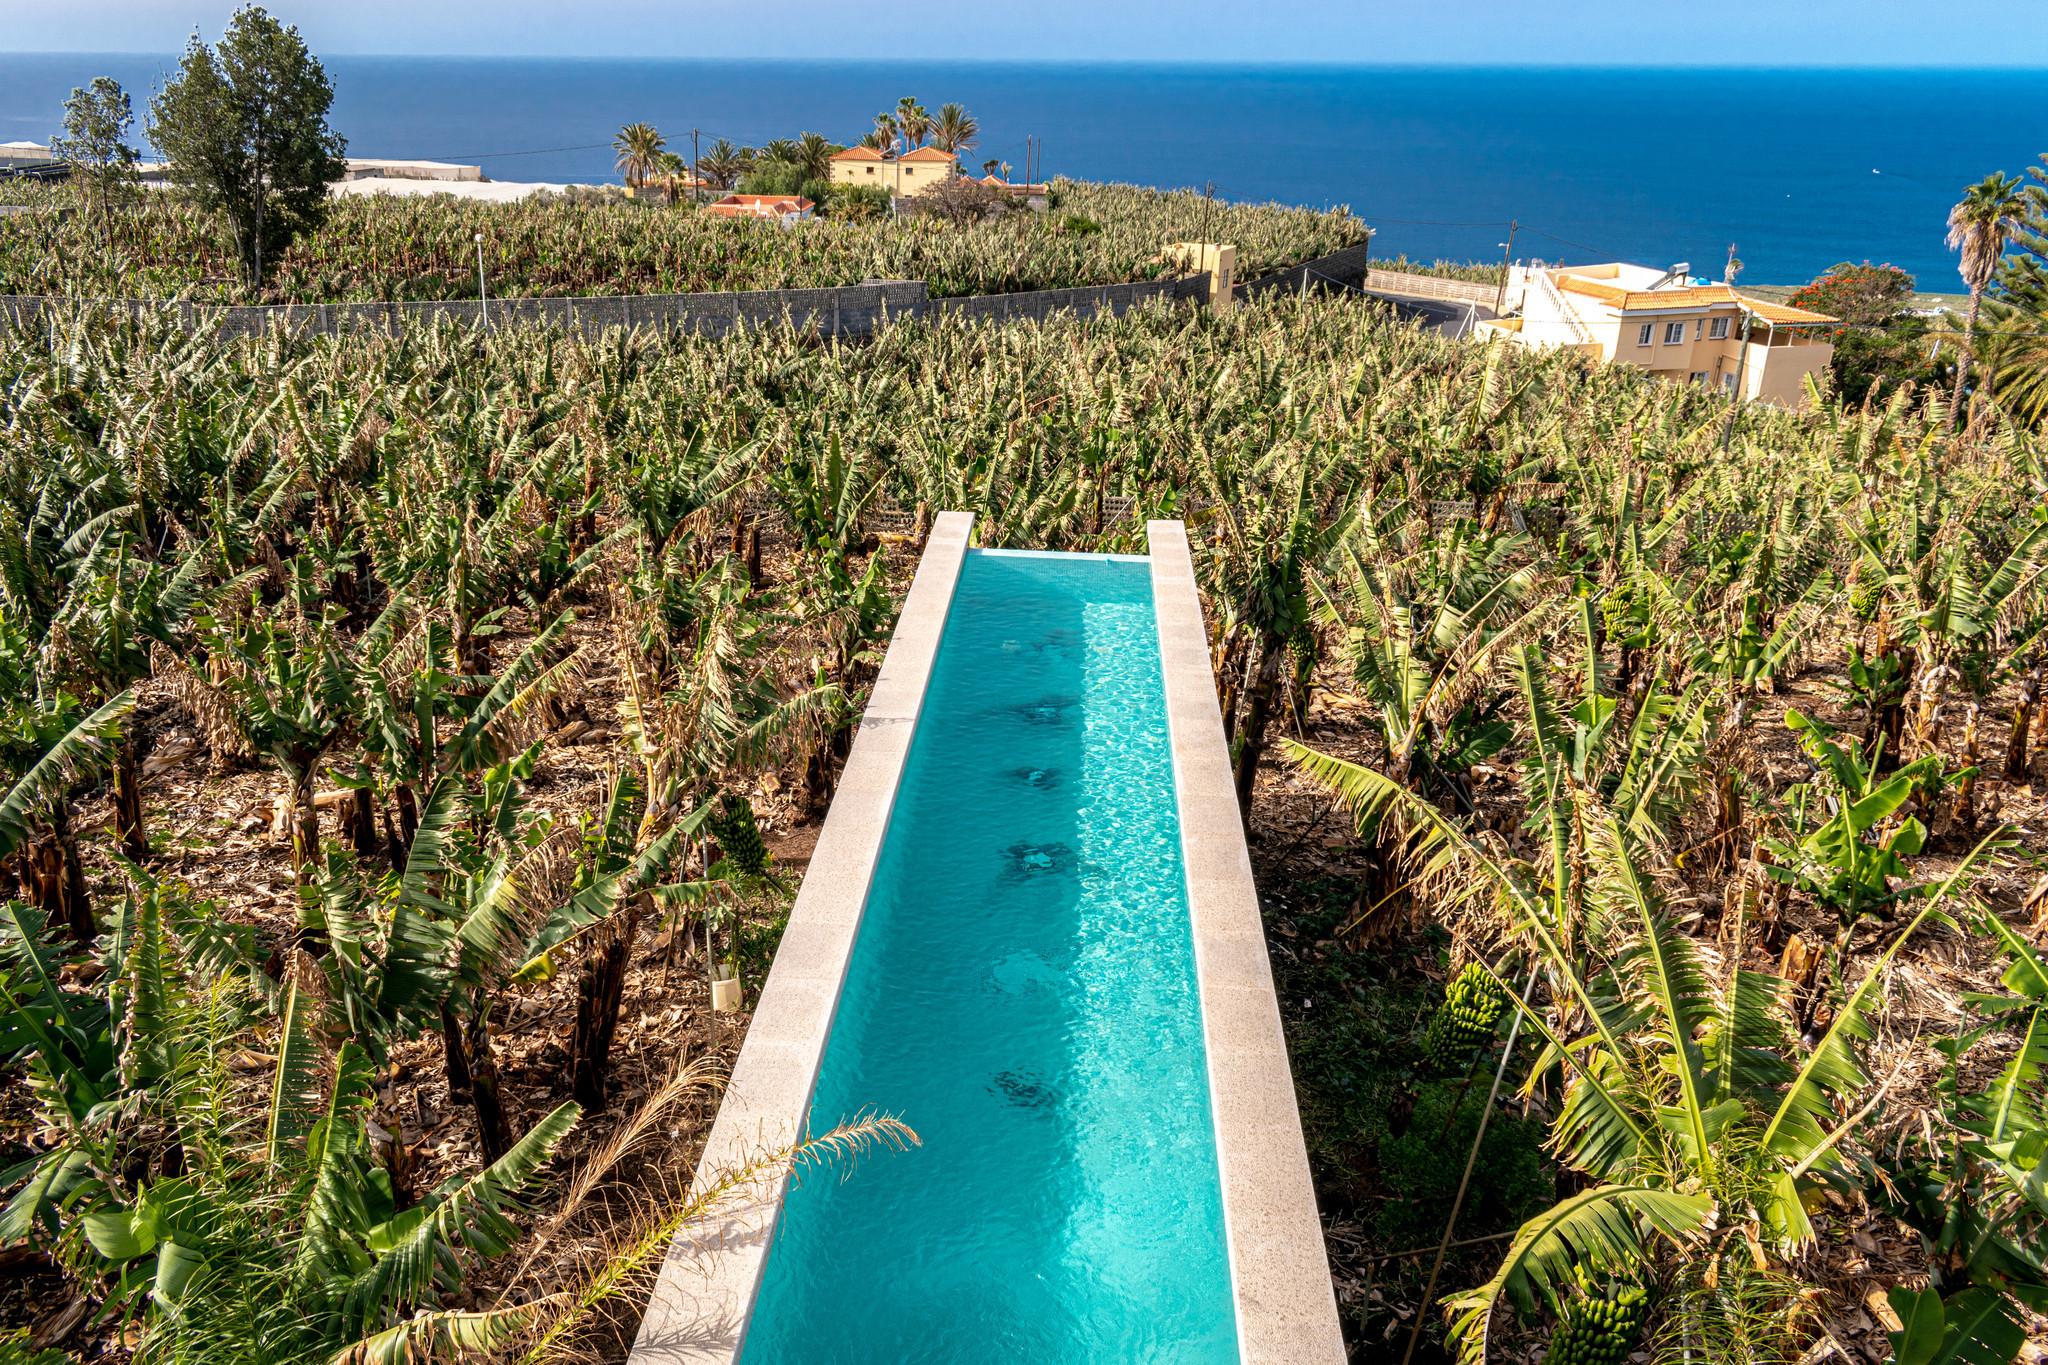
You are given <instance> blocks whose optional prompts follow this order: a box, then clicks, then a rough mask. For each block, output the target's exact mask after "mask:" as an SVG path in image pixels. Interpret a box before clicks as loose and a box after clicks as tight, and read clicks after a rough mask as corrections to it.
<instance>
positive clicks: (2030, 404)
mask: <svg viewBox="0 0 2048 1365" xmlns="http://www.w3.org/2000/svg"><path fill="white" fill-rule="evenodd" d="M1991 338H1992V343H1993V344H1995V345H1997V347H1998V354H1997V357H1996V360H1997V365H1998V383H1999V387H2000V391H2001V393H2002V395H2003V396H2004V397H2005V399H2006V400H2007V402H2008V404H2009V406H2010V407H2011V409H2012V411H2013V413H2014V415H2015V416H2017V417H2019V418H2020V419H2021V420H2023V421H2027V422H2034V423H2038V422H2040V421H2041V419H2042V418H2044V417H2048V311H2044V310H2041V309H2036V308H2021V309H2018V310H2016V311H2014V312H2013V313H2012V314H2011V315H2010V316H2009V317H2006V318H2004V319H2002V320H2001V321H2000V322H1999V323H1998V325H1997V329H1996V331H1995V332H1993V333H1992V334H1991Z"/></svg>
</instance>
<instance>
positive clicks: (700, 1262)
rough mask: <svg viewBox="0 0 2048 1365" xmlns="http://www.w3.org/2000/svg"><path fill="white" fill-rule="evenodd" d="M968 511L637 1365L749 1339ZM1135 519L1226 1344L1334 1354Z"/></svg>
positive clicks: (941, 563)
mask: <svg viewBox="0 0 2048 1365" xmlns="http://www.w3.org/2000/svg"><path fill="white" fill-rule="evenodd" d="M972 527H973V518H972V517H971V516H970V515H968V514H967V513H964V512H945V513H941V514H940V515H939V516H938V517H937V518H936V519H935V520H934V523H933V526H932V531H931V535H930V537H929V539H928V540H927V542H926V548H925V552H924V556H923V558H922V559H921V560H920V562H919V564H918V569H917V576H916V578H915V580H914V581H913V583H912V585H911V589H910V594H909V596H908V597H907V598H906V599H905V600H904V605H903V611H902V613H901V615H900V616H899V617H898V619H897V624H896V631H895V634H894V636H893V637H892V638H891V640H890V644H889V649H888V652H887V654H886V655H885V658H884V662H883V665H882V670H881V673H880V675H879V676H878V677H877V678H876V681H875V689H874V693H873V696H872V698H871V699H870V701H869V703H868V706H867V710H866V712H865V713H864V714H863V716H862V718H861V722H860V728H859V730H858V732H857V734H856V736H855V739H854V743H853V749H852V752H851V753H850V754H849V756H848V758H847V761H846V767H845V770H844V772H843V774H842V775H841V778H840V783H839V789H838V790H837V792H835V793H834V796H833V801H832V805H831V808H830V810H829V811H828V812H827V815H826V818H825V826H824V828H823V830H822V831H820V833H819V837H818V846H817V849H816V851H815V852H814V853H813V854H812V858H811V864H810V869H809V872H808V874H807V875H806V876H805V878H804V882H803V886H802V888H801V889H800V890H799V892H798V894H797V900H796V905H795V906H794V908H793V909H792V910H791V913H790V919H789V927H788V929H787V930H785V932H784V934H783V938H782V944H781V947H780V948H779V949H778V951H777V953H776V955H775V962H774V965H773V967H772V969H771V970H770V972H769V975H768V980H767V982H766V983H765V985H764V986H763V988H762V992H761V996H760V999H759V1001H758V1003H757V1005H756V1007H755V1011H754V1016H753V1020H752V1022H751V1024H750V1025H749V1027H748V1030H747V1039H746V1044H745V1046H744V1047H743V1048H742V1049H741V1052H740V1056H739V1059H738V1061H737V1062H736V1063H735V1065H734V1067H733V1074H732V1078H731V1081H730V1083H729V1084H728V1085H727V1088H726V1093H725V1096H724V1100H723V1102H722V1103H721V1104H720V1106H719V1111H718V1117H717V1120H716V1121H715V1122H714V1124H713V1126H712V1130H711V1135H710V1138H709V1139H708V1140H707V1142H706V1144H705V1148H704V1153H703V1156H702V1157H701V1159H700V1160H699V1162H698V1166H697V1172H696V1180H695V1183H694V1184H693V1185H692V1187H691V1193H692V1197H693V1200H700V1201H704V1202H705V1203H706V1204H707V1205H708V1207H707V1209H706V1210H705V1212H704V1215H703V1216H702V1217H700V1218H698V1219H696V1220H695V1221H692V1222H690V1223H689V1224H687V1225H686V1226H685V1227H684V1228H683V1230H682V1231H681V1232H680V1233H679V1234H678V1235H677V1237H676V1239H675V1241H674V1243H673V1244H672V1245H671V1246H670V1247H669V1250H668V1255H667V1258H666V1260H664V1262H663V1263H662V1268H661V1273H660V1276H659V1278H658V1280H657V1282H656V1284H655V1288H654V1291H653V1295H652V1298H651V1299H650V1301H649V1303H648V1307H647V1312H646V1315H645V1316H644V1317H643V1318H642V1320H641V1324H640V1331H639V1334H638V1337H637V1338H636V1340H635V1341H634V1345H633V1351H632V1355H631V1358H630V1365H713V1363H714V1362H715V1363H716V1365H733V1363H734V1362H736V1361H737V1360H738V1358H739V1356H740V1352H741V1351H742V1349H743V1348H744V1345H745V1338H746V1331H747V1326H748V1321H749V1318H750V1316H751V1314H752V1312H753V1308H754V1303H755V1300H756V1297H757V1295H758V1293H759V1290H760V1285H761V1277H762V1271H763V1269H764V1268H765V1266H766V1263H767V1258H768V1252H769V1248H770V1246H771V1244H772V1243H773V1241H774V1236H775V1226H776V1220H777V1217H778V1215H779V1213H780V1209H781V1203H782V1198H783V1195H784V1194H785V1192H786V1190H787V1187H788V1183H789V1172H788V1168H787V1164H786V1163H785V1162H781V1161H777V1160H774V1159H773V1158H774V1155H775V1154H776V1153H778V1152H781V1151H783V1150H785V1149H787V1148H788V1147H790V1146H791V1145H793V1144H794V1143H795V1142H797V1141H798V1140H799V1139H800V1138H801V1136H802V1135H803V1132H804V1126H805V1122H806V1119H807V1113H808V1110H809V1107H810V1101H811V1096H812V1093H813V1091H814V1088H815V1086H816V1082H817V1078H818V1072H819V1068H820V1066H821V1064H822V1062H823V1060H824V1054H825V1046H826V1042H827V1040H828V1039H829V1037H830V1034H831V1030H832V1020H833V1016H834V1014H835V1013H836V1010H837V1006H838V1002H839V996H840V992H841V989H842V987H843V985H844V983H845V980H846V973H847V969H848V966H849V965H850V963H851V961H852V956H853V949H854V944H855V940H856V939H857V937H858V935H859V931H860V922H861V916H862V913H863V911H864V909H865V907H866V903H867V897H868V891H869V887H870V885H871V883H872V880H873V877H874V871H875V866H876V863H877V861H878V860H879V858H880V855H881V849H882V843H883V840H884V838H885V836H886V835H887V833H888V825H889V817H890V813H891V811H892V809H893V808H894V805H895V800H896V794H897V789H898V786H899V783H900V781H901V778H902V774H903V768H904V764H905V761H906V760H907V758H908V756H909V752H910V744H911V739H912V736H913V734H914V732H915V730H916V728H917V720H918V716H919V714H920V712H921V710H922V708H923V704H924V698H925V695H926V691H927V687H928V684H929V682H930V679H931V673H932V667H933V664H934V662H935V661H936V659H937V655H938V647H939V640H940V637H941V636H942V634H943V633H944V630H945V625H946V618H947V615H948V613H949V612H950V610H951V607H952V601H953V596H954V590H955V589H956V588H957V586H958V584H959V579H960V572H961V568H962V566H963V564H964V563H965V558H966V555H967V553H968V549H967V541H968V538H969V533H970V531H971V530H972ZM1146 532H1147V535H1148V538H1149V549H1150V551H1151V553H1150V554H1149V555H1147V556H1114V558H1119V559H1123V558H1131V559H1137V558H1144V559H1148V560H1149V562H1150V564H1151V579H1152V591H1153V611H1154V616H1155V619H1156V622H1157V626H1158V631H1159V648H1160V660H1161V665H1162V668H1161V674H1162V680H1163V683H1164V691H1165V705H1166V712H1167V723H1168V728H1169V738H1170V741H1171V745H1172V752H1173V767H1174V788H1175V797H1176V801H1177V803H1178V807H1179V815H1180V827H1181V847H1182V859H1183V865H1184V870H1185V876H1186V880H1187V894H1188V908H1189V915H1190V923H1191V926H1192V932H1193V942H1194V955H1195V969H1196V977H1197V984H1198V991H1199V996H1200V1001H1201V1009H1202V1027H1203V1041H1204V1048H1205V1051H1206V1054H1207V1059H1208V1081H1209V1098H1210V1107H1211V1112H1212V1114H1213V1116H1214V1124H1215V1139H1216V1149H1217V1150H1216V1156H1217V1169H1218V1176H1219V1179H1220V1181H1221V1185H1222V1200H1223V1218H1224V1230H1225V1237H1226V1240H1227V1243H1228V1254H1229V1264H1230V1278H1231V1292H1232V1299H1233V1303H1234V1307H1235V1310H1236V1319H1237V1335H1238V1355H1239V1359H1240V1360H1241V1361H1243V1362H1245V1365H1277V1363H1279V1362H1286V1363H1287V1365H1294V1363H1295V1362H1302V1363H1304V1365H1306V1363H1308V1362H1315V1365H1323V1363H1324V1362H1328V1365H1341V1362H1343V1361H1344V1359H1345V1354H1344V1345H1343V1337H1342V1334H1341V1332H1340V1330H1339V1327H1338V1320H1337V1304H1336V1296H1335V1293H1334V1291H1333V1288H1332V1286H1331V1282H1330V1272H1329V1264H1328V1261H1327V1258H1326V1256H1325V1253H1324V1250H1323V1235H1322V1223H1321V1220H1320V1219H1319V1217H1318V1216H1317V1213H1316V1205H1315V1191H1314V1188H1313V1186H1312V1184H1311V1183H1310V1178H1309V1169H1308V1153H1307V1149H1306V1147H1305V1145H1304V1143H1303V1141H1302V1133H1301V1121H1300V1116H1299V1114H1298V1112H1297V1110H1296V1108H1295V1099H1294V1084H1293V1079H1292V1074H1291V1072H1290V1071H1289V1068H1288V1063H1287V1047H1286V1040H1285V1038H1284V1037H1283V1035H1282V1033H1281V1029H1280V1013H1279V1006H1278V1002H1277V1001H1276V1000H1275V998H1274V993H1273V979H1272V970H1271V966H1270V964H1269V962H1268V960H1267V956H1266V943H1265V932H1264V927H1263V925H1262V923H1261V920H1260V916H1259V903H1258V893H1257V890H1256V888H1255V886H1254V885H1253V882H1252V875H1251V860H1250V856H1249V854H1248V852H1247V850H1246V847H1245V841H1244V830H1243V826H1242V824H1241V823H1240V820H1239V817H1238V810H1237V796H1236V790H1235V788H1234V787H1233V785H1232V783H1231V775H1230V764H1229V754H1228V750H1227V747H1226V745H1225V742H1224V738H1223V723H1222V717H1221V714H1220V712H1219V710H1218V708H1217V704H1216V689H1215V683H1214V680H1213V678H1212V677H1211V675H1210V668H1209V651H1208V636H1207V632H1206V631H1205V629H1204V627H1203V624H1202V608H1201V600H1200V596H1199V594H1198V592H1197V590H1196V586H1195V577H1194V566H1193V562H1192V560H1191V559H1190V557H1189V554H1188V543H1187V534H1186V530H1185V528H1184V527H1183V526H1182V525H1181V523H1179V522H1171V521H1154V522H1148V523H1146ZM984 553H988V552H984ZM1080 557H1085V558H1089V559H1102V558H1112V556H1106V555H1086V556H1080Z"/></svg>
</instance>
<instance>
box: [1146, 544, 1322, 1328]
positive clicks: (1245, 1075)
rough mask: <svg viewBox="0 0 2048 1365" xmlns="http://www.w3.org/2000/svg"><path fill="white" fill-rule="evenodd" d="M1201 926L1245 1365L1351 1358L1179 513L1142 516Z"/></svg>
mask: <svg viewBox="0 0 2048 1365" xmlns="http://www.w3.org/2000/svg"><path fill="white" fill-rule="evenodd" d="M1145 535H1146V544H1147V548H1148V549H1150V551H1151V555H1150V559H1151V561H1152V613H1153V616H1154V618H1155V619H1156V620H1157V622H1158V625H1159V660H1160V671H1161V674H1162V675H1163V678H1164V682H1165V688H1166V723H1167V729H1168V731H1169V737H1170V739H1171V741H1172V745H1173V783H1174V796H1175V799H1176V801H1177V803H1178V805H1179V808H1180V841H1181V861H1182V864H1183V867H1184V868H1185V872H1186V876H1187V883H1188V919H1189V923H1190V924H1191V926H1192V928H1193V931H1194V941H1195V977H1196V982H1197V984H1198V986H1199V990H1200V995H1201V1001H1202V1035H1203V1038H1202V1041H1203V1045H1204V1049H1205V1051H1206V1052H1207V1054H1208V1059H1209V1105H1210V1109H1211V1111H1212V1113H1213V1114H1214V1115H1215V1122H1216V1167H1217V1174H1218V1176H1219V1178H1220V1179H1221V1181H1222V1184H1223V1228H1224V1236H1225V1238H1226V1239H1227V1241H1228V1243H1229V1251H1230V1287H1231V1294H1232V1297H1233V1298H1234V1299H1235V1300H1236V1306H1237V1349H1238V1358H1239V1359H1240V1360H1241V1361H1243V1362H1244V1365H1281V1363H1282V1362H1285V1365H1308V1363H1309V1362H1315V1363H1316V1365H1324V1363H1325V1362H1327V1365H1343V1362H1344V1360H1345V1359H1346V1356H1345V1351H1344V1333H1343V1329H1342V1327H1341V1326H1340V1324H1339V1322H1338V1318H1337V1294H1336V1289H1335V1287H1334V1286H1333V1285H1332V1284H1331V1281H1330V1263H1329V1257H1328V1254H1327V1253H1326V1252H1325V1250H1324V1247H1323V1224H1322V1219H1321V1217H1320V1216H1319V1215H1318V1214H1317V1212H1316V1192H1315V1184H1314V1182H1313V1180H1312V1179H1311V1177H1310V1175H1309V1168H1308V1146H1307V1144H1306V1143H1305V1142H1304V1141H1303V1139H1302V1133H1301V1114H1300V1111H1299V1110H1298V1109H1297V1108H1296V1106H1295V1099H1294V1075H1293V1072H1292V1071H1291V1070H1290V1069H1289V1067H1288V1064H1287V1039H1286V1036H1285V1034H1283V1033H1282V1031H1281V1027H1280V1003H1279V1000H1278V999H1277V998H1276V997H1275V995H1274V992H1273V968H1272V962H1271V960H1270V959H1269V958H1268V956H1267V953H1266V930H1265V925H1264V923H1263V921H1262V920H1261V918H1260V915H1259V892H1258V887H1257V885H1256V884H1255V883H1254V882H1253V880H1252V862H1251V853H1250V851H1249V850H1248V849H1247V848H1246V846H1245V840H1244V823H1243V819H1242V817H1241V816H1240V815H1239V813H1238V806H1237V788H1236V786H1235V784H1234V783H1233V782H1232V781H1231V773H1230V748H1229V745H1228V743H1227V742H1226V741H1225V739H1224V737H1223V713H1222V711H1221V709H1220V708H1219V707H1218V705H1217V702H1216V680H1215V676H1214V674H1213V673H1212V672H1211V670H1210V665H1209V633H1208V630H1207V629H1206V628H1205V627H1204V625H1203V623H1202V599H1201V594H1200V592H1199V591H1198V590H1197V588H1196V584H1195V566H1194V561H1193V559H1192V557H1191V556H1190V555H1189V553H1188V537H1187V528H1186V527H1185V526H1184V525H1182V524H1181V523H1180V522H1178V521H1148V522H1146V523H1145Z"/></svg>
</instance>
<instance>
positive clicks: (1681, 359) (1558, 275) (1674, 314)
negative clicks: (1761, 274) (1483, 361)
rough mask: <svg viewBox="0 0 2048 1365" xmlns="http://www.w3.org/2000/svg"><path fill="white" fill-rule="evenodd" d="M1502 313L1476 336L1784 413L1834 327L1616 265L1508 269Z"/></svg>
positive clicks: (1819, 365)
mask: <svg viewBox="0 0 2048 1365" xmlns="http://www.w3.org/2000/svg"><path fill="white" fill-rule="evenodd" d="M1504 307H1505V309H1506V312H1507V314H1508V315H1507V316H1505V317H1502V318H1500V319H1499V320H1498V321H1492V322H1480V323H1479V324H1478V329H1479V335H1481V336H1505V337H1507V338H1508V339H1510V340H1512V341H1515V342H1518V343H1520V344H1521V345H1524V346H1537V347H1551V346H1557V347H1564V348H1567V349H1570V350H1576V351H1582V352H1584V353H1585V354H1586V355H1588V356H1592V357H1597V358H1598V359H1600V360H1604V361H1607V362H1609V363H1612V364H1620V365H1634V366H1636V367H1637V368H1639V369H1642V370H1647V371H1648V372H1649V373H1650V374H1651V375H1653V376H1654V377H1656V378H1658V379H1666V380H1671V381H1673V382H1677V383H1691V384H1700V385H1703V386H1705V387H1707V388H1711V389H1714V390H1716V391H1718V392H1721V393H1726V394H1730V395H1733V394H1734V393H1735V392H1736V386H1737V385H1738V384H1740V386H1741V392H1742V396H1743V397H1744V398H1748V399H1753V400H1757V401H1761V402H1765V403H1775V404H1777V405H1778V406H1780V407H1787V408H1796V407H1798V406H1800V404H1801V403H1803V402H1804V401H1805V397H1806V389H1805V385H1804V382H1803V381H1804V380H1805V377H1806V376H1807V375H1809V374H1812V373H1814V372H1816V371H1818V370H1822V369H1825V368H1826V367H1827V364H1828V361H1829V360H1831V359H1833V357H1834V354H1835V347H1834V342H1833V341H1832V340H1831V339H1830V338H1831V333H1832V330H1833V328H1835V327H1836V326H1839V319H1836V318H1831V317H1829V316H1828V315H1827V314H1825V313H1811V312H1808V311H1806V310H1805V309H1803V308H1787V307H1785V306H1784V305H1782V304H1774V303H1766V302H1764V301H1763V300H1761V299H1754V298H1750V297H1748V296H1746V295H1743V294H1740V293H1738V292H1736V291H1735V290H1734V289H1731V288H1729V287H1728V286H1727V285H1725V284H1704V285H1695V284H1690V283H1688V282H1687V281H1686V280H1685V279H1684V277H1683V272H1682V270H1672V271H1658V270H1654V269H1652V268H1650V267H1648V266H1640V265H1627V264H1624V263H1620V262H1612V263H1609V264H1605V265H1580V266H1570V267H1563V268H1560V267H1549V266H1530V267H1522V266H1517V267H1515V268H1514V269H1513V270H1512V271H1510V272H1509V275H1508V284H1507V288H1506V290H1505V291H1504Z"/></svg>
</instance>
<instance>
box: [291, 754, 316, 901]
mask: <svg viewBox="0 0 2048 1365" xmlns="http://www.w3.org/2000/svg"><path fill="white" fill-rule="evenodd" d="M318 774H319V769H318V768H317V767H316V766H315V765H314V764H313V763H312V762H308V763H307V764H306V765H305V766H304V767H303V768H301V769H300V770H299V777H298V780H297V781H296V782H294V783H293V784H292V811H293V824H292V880H293V881H294V882H296V883H298V884H299V885H300V886H308V885H311V883H312V881H313V878H314V876H315V875H316V874H317V872H318V870H319V866H320V808H319V807H318V806H316V805H314V804H313V779H314V778H315V777H316V776H318Z"/></svg>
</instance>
